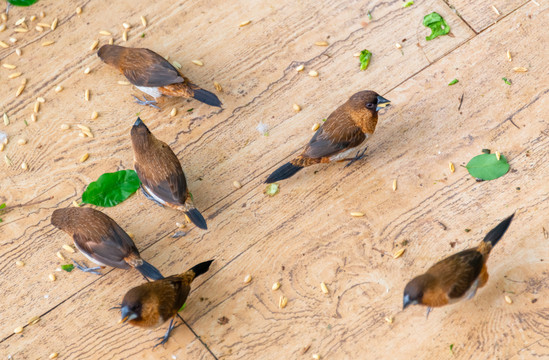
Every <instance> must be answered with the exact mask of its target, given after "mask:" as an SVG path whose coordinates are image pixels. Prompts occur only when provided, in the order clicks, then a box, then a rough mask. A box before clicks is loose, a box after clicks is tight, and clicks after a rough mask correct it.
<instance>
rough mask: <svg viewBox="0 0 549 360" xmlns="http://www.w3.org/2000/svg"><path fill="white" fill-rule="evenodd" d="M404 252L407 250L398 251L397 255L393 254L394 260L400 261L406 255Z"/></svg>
mask: <svg viewBox="0 0 549 360" xmlns="http://www.w3.org/2000/svg"><path fill="white" fill-rule="evenodd" d="M404 251H406V248H403V249H400V250H398V251H397V252H396V253H394V254H393V259H398V258H399V257H401V256H402V254H404Z"/></svg>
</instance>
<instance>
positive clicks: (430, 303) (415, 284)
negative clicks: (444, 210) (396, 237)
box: [403, 214, 515, 315]
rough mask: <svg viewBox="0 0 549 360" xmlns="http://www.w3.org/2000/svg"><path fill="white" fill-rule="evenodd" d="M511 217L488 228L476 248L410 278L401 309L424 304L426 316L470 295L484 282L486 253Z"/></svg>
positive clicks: (468, 297)
mask: <svg viewBox="0 0 549 360" xmlns="http://www.w3.org/2000/svg"><path fill="white" fill-rule="evenodd" d="M513 216H515V214H513V215H511V216H509V217H508V218H506V219H505V220H503V221H502V222H501V223H499V225H497V226H496V227H495V228H494V229H492V230H491V231H490V232H489V233H488V234H487V235H486V236H485V237H484V240H483V241H482V242H481V243H480V244H479V245H478V246H477V247H474V248H472V249H467V250H463V251H460V252H458V253H456V254H454V255H452V256H450V257H447V258H446V259H444V260H441V261H439V262H438V263H436V264H435V265H433V266H431V267H430V268H429V269H428V270H427V271H426V272H425V273H424V274H422V275H419V276H417V277H415V278H414V279H412V280H411V281H410V282H409V283H408V284H407V285H406V288H405V289H404V297H403V309H406V308H407V307H408V306H410V305H416V304H420V305H425V306H427V315H429V312H430V311H431V308H433V307H438V306H444V305H447V304H452V303H454V302H457V301H459V300H462V299H471V298H473V296H475V294H476V292H477V289H478V288H481V287H483V286H484V285H486V282H487V281H488V269H487V268H486V261H487V260H488V255H489V254H490V251H491V250H492V248H493V247H494V246H495V245H496V244H497V242H498V241H499V240H500V239H501V238H502V237H503V234H505V232H506V231H507V228H509V225H510V224H511V220H513Z"/></svg>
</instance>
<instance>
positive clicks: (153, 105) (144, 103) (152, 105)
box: [132, 95, 160, 110]
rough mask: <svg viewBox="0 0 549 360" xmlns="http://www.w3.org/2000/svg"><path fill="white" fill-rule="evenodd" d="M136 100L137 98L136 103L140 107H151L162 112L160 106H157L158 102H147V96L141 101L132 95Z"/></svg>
mask: <svg viewBox="0 0 549 360" xmlns="http://www.w3.org/2000/svg"><path fill="white" fill-rule="evenodd" d="M132 96H133V97H134V98H135V100H136V101H135V102H136V103H137V104H139V105H145V106H150V107H153V108H155V109H158V110H160V108H159V107H158V106H156V104H157V102H156V100H147V98H146V97H145V95H143V100H141V99H140V98H138V97H137V96H135V95H132Z"/></svg>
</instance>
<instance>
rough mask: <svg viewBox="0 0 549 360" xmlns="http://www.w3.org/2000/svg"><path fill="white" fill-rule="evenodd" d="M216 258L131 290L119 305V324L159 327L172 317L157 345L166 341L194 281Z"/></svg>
mask: <svg viewBox="0 0 549 360" xmlns="http://www.w3.org/2000/svg"><path fill="white" fill-rule="evenodd" d="M212 262H213V260H209V261H205V262H202V263H200V264H198V265H195V266H193V267H192V268H190V269H189V270H187V271H186V272H184V273H182V274H180V275H172V276H169V277H166V278H164V279H161V280H156V281H152V282H148V283H144V284H141V285H139V286H137V287H134V288H132V289H130V290H129V291H128V292H127V293H126V294H125V295H124V298H123V300H122V304H121V305H120V312H121V315H122V317H121V319H120V321H119V323H126V322H127V323H128V324H130V325H133V326H139V327H143V328H156V327H158V326H160V325H162V324H164V323H165V322H166V321H168V319H171V321H170V325H169V326H168V331H166V333H165V335H164V336H163V337H161V338H160V339H162V341H160V342H159V343H158V344H156V346H158V345H161V344H165V343H166V341H168V338H169V337H170V333H171V331H172V330H173V328H174V326H175V317H176V316H177V313H178V312H179V310H180V309H181V308H182V307H183V305H184V304H185V301H186V300H187V297H188V296H189V292H190V291H191V283H192V282H193V280H194V279H195V278H196V277H197V276H200V275H202V274H204V273H205V272H206V271H208V269H209V268H210V265H211V263H212Z"/></svg>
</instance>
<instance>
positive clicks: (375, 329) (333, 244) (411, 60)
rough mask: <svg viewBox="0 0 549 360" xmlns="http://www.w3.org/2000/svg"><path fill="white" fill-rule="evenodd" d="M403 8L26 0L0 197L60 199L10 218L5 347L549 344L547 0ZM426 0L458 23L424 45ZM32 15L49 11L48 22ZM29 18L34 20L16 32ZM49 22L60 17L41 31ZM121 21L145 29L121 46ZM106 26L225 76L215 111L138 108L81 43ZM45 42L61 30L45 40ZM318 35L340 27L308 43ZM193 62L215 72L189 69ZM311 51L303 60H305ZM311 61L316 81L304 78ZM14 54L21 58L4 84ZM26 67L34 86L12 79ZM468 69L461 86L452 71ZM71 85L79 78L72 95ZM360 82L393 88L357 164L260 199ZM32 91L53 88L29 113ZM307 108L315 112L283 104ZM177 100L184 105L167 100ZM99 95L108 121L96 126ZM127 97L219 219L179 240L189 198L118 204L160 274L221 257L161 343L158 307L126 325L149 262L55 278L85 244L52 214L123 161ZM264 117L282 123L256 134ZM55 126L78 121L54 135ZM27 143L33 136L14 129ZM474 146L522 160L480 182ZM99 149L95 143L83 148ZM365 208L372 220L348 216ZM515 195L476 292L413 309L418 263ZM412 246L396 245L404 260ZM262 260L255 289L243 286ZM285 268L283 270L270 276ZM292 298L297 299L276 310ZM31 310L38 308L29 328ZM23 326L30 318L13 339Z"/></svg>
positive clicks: (103, 353) (222, 350)
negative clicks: (146, 324)
mask: <svg viewBox="0 0 549 360" xmlns="http://www.w3.org/2000/svg"><path fill="white" fill-rule="evenodd" d="M402 4H403V2H402V1H401V0H375V1H358V0H325V1H315V0H297V1H295V0H278V1H249V0H239V1H225V0H203V1H189V0H186V1H156V2H152V1H145V0H122V1H116V2H113V4H110V2H109V5H108V6H107V5H106V2H105V1H99V0H86V1H76V0H67V1H55V0H40V1H39V2H38V3H37V4H35V5H33V6H31V7H29V8H11V9H10V13H9V19H8V21H7V30H6V31H4V32H0V40H1V41H4V42H5V43H7V44H8V45H9V47H8V48H0V63H2V64H13V65H16V66H17V68H16V69H15V70H9V69H7V68H5V67H1V68H0V78H1V79H2V80H1V81H0V86H1V89H2V90H1V91H0V104H1V106H2V109H1V110H2V112H5V113H6V114H7V115H8V116H9V119H10V124H9V125H7V126H5V125H3V124H0V131H2V132H5V133H7V134H8V136H9V139H10V141H9V143H8V144H7V145H6V147H5V149H4V151H3V152H2V153H0V157H2V158H3V157H4V155H6V156H7V157H8V158H9V159H10V160H11V162H12V165H10V166H8V165H7V164H5V163H4V162H2V163H1V164H0V169H1V172H0V203H2V202H6V203H7V205H8V210H9V207H10V206H14V205H17V204H26V203H28V202H33V201H39V200H44V199H48V198H49V197H52V198H51V199H49V200H47V201H44V202H41V203H39V204H36V205H30V206H25V207H19V208H13V209H12V210H11V211H7V212H5V213H4V214H3V215H1V216H0V217H1V218H2V219H3V222H2V223H0V274H1V276H0V288H1V289H2V291H3V296H2V297H1V298H0V309H1V310H0V324H1V325H2V326H1V327H0V331H1V333H0V339H1V340H0V356H1V357H2V358H3V359H6V358H9V356H10V355H11V358H12V359H16V360H19V359H45V358H47V357H48V356H49V354H51V353H54V352H56V353H59V359H141V358H145V359H310V358H311V357H312V356H313V354H318V355H319V356H320V358H321V359H533V358H539V359H548V358H549V302H548V301H547V298H549V252H548V247H549V239H548V236H547V231H549V185H547V174H549V161H548V160H547V159H548V158H549V120H548V118H547V114H548V112H549V67H548V65H547V64H548V61H549V47H548V46H547V44H548V43H549V32H548V31H547V28H548V26H549V1H548V0H536V1H530V0H490V1H485V0H427V1H416V4H414V5H413V6H411V7H409V8H403V7H402ZM538 4H539V5H538ZM2 6H3V5H2ZM78 6H80V7H82V10H83V11H82V13H81V14H80V15H77V14H76V13H75V9H76V8H77V7H78ZM493 7H495V8H496V9H497V12H499V15H497V14H496V10H494V9H493ZM41 11H44V13H45V17H44V18H41V17H40V15H39V13H40V12H41ZM432 11H436V12H438V13H440V14H441V15H442V16H443V17H444V18H445V19H446V21H447V22H448V24H449V25H450V27H451V34H450V36H444V37H440V38H437V39H435V40H433V41H429V42H427V41H426V40H425V36H426V35H428V34H429V30H428V29H426V28H425V27H424V26H423V25H422V19H423V17H424V16H425V15H426V14H428V13H430V12H432ZM369 12H370V13H371V16H372V19H369V18H368V13H369ZM32 15H36V16H37V17H38V18H37V19H36V20H35V21H33V22H31V21H30V20H29V19H30V17H31V16H32ZM141 16H145V17H146V19H147V21H148V25H147V27H146V28H145V27H143V26H142V25H141V20H140V17H141ZM22 17H26V19H27V21H26V23H27V24H28V25H29V27H30V29H31V30H30V31H29V32H27V33H14V28H15V22H16V21H17V20H18V19H20V18H22ZM56 17H57V18H58V19H59V24H58V27H57V29H56V30H55V31H50V30H45V31H43V32H38V31H36V30H34V28H35V26H36V24H37V23H39V22H46V23H51V22H52V21H53V20H54V18H56ZM247 20H251V23H250V24H249V25H246V26H243V27H239V24H240V23H242V22H244V21H247ZM123 22H127V23H129V24H131V25H132V28H131V29H130V30H129V33H128V37H129V38H128V41H127V43H124V42H123V40H122V32H123V27H122V23H123ZM101 30H107V31H109V32H111V33H112V34H113V37H114V41H115V43H117V44H125V45H128V46H134V47H147V48H150V49H153V50H155V51H157V52H158V53H160V54H162V55H169V56H170V60H172V61H173V60H176V61H178V62H179V63H181V64H182V65H183V69H182V70H183V72H184V73H185V74H186V75H187V76H188V77H189V78H190V79H192V80H194V81H195V82H196V83H197V84H199V85H200V86H202V87H204V88H207V89H210V90H212V91H214V81H217V82H218V83H219V84H221V86H222V87H223V92H222V93H221V94H219V97H220V98H221V100H222V101H223V104H224V105H223V109H217V108H212V107H208V106H206V105H203V104H200V103H198V102H197V101H182V100H178V99H169V100H168V101H166V102H164V103H163V104H162V111H161V112H158V111H156V110H154V109H152V108H144V107H142V106H139V105H137V104H135V103H133V98H132V97H131V95H132V94H135V95H140V94H139V92H138V91H137V90H136V89H134V88H132V87H130V86H125V85H120V84H118V82H119V81H123V80H125V79H124V78H123V77H122V76H121V75H120V74H119V73H117V72H116V71H115V70H113V69H112V68H109V67H107V66H105V65H104V64H102V63H101V62H100V60H99V58H98V57H97V56H96V54H95V51H91V50H90V46H91V45H92V43H93V42H94V41H95V40H99V41H100V44H104V43H107V42H108V40H109V37H108V36H102V35H100V34H99V31H101ZM10 37H14V38H16V39H17V42H16V43H15V44H12V43H11V42H10V40H9V38H10ZM47 41H54V43H53V44H52V45H50V46H42V44H43V43H45V42H47ZM318 41H326V42H328V43H329V45H328V46H327V47H322V46H315V42H318ZM395 44H400V45H401V46H402V49H400V50H399V49H397V48H396V46H395ZM16 48H20V49H21V51H22V56H20V57H19V56H17V55H16V54H15V49H16ZM363 49H369V50H370V51H371V52H372V53H373V58H372V61H371V64H370V67H369V68H368V69H367V70H366V71H363V72H361V71H359V61H358V59H357V58H356V57H354V56H353V55H354V54H355V53H356V52H359V51H361V50H363ZM507 51H510V54H511V57H512V61H509V60H508V58H507V55H506V53H507ZM195 59H199V60H201V61H203V63H204V66H202V67H200V66H197V65H194V64H193V63H192V60H195ZM301 64H303V65H304V66H305V70H304V71H302V72H296V71H295V68H296V67H297V66H298V65H301ZM86 67H89V68H90V69H91V72H90V73H89V74H87V75H86V74H85V73H84V69H85V68H86ZM514 67H525V68H527V69H528V72H526V73H516V72H514V71H513V70H512V69H513V68H514ZM310 70H315V71H317V72H318V73H319V76H318V77H316V78H314V77H310V76H308V75H307V74H308V72H309V71H310ZM13 72H21V73H22V76H21V77H19V78H16V79H8V76H9V75H10V74H11V73H13ZM503 77H507V78H509V79H510V80H511V81H512V85H510V86H509V85H507V84H506V83H505V82H504V81H503V80H502V78H503ZM23 78H25V79H27V80H28V82H27V84H26V88H25V90H24V91H23V93H22V94H21V95H20V96H19V97H16V96H15V94H16V92H17V89H18V88H19V86H20V84H21V79H23ZM454 78H457V79H459V83H458V84H456V85H453V86H448V83H449V82H450V81H451V80H452V79H454ZM58 85H60V86H62V87H63V88H64V89H63V91H61V92H58V93H57V92H55V91H54V89H55V88H56V87H57V86H58ZM86 89H89V90H90V91H91V99H90V101H89V102H86V101H85V100H84V92H85V90H86ZM363 89H372V90H375V91H377V92H378V93H380V94H382V95H383V96H384V97H386V98H388V99H390V100H392V102H393V106H392V107H391V108H389V109H388V110H387V111H385V113H383V114H381V115H380V122H379V124H378V127H377V130H376V133H375V134H374V136H373V137H372V138H371V139H370V140H369V147H368V151H367V153H366V159H365V160H364V161H361V162H358V163H356V164H354V165H353V166H351V167H348V168H344V167H343V165H342V164H335V165H329V166H317V167H316V168H309V169H306V170H303V171H301V172H300V173H299V174H297V175H296V176H294V177H293V178H291V179H289V180H286V181H283V182H281V184H280V193H279V194H277V195H276V196H274V197H268V196H266V195H265V194H264V189H265V185H264V184H263V181H264V180H265V178H266V176H267V175H268V174H269V173H270V172H271V171H273V170H274V169H275V168H276V167H277V166H280V165H281V164H282V163H284V162H285V161H288V159H290V158H291V156H293V155H295V154H296V153H297V152H298V151H300V148H301V147H302V146H303V145H304V144H305V143H306V142H307V141H308V140H309V138H310V137H311V136H312V134H313V133H312V131H311V127H312V125H313V124H314V123H316V122H320V121H321V120H322V119H323V118H326V117H327V116H328V115H329V114H330V112H331V111H332V110H334V109H335V108H336V107H337V106H338V105H340V104H341V103H343V102H345V101H346V99H347V98H348V97H349V96H350V95H351V94H353V93H355V92H357V91H359V90H363ZM38 97H43V98H44V99H45V102H44V103H41V104H40V110H39V113H38V114H37V121H36V122H32V121H31V114H32V113H33V108H34V106H35V102H36V99H37V98H38ZM461 97H463V102H462V104H461V109H459V106H460V98H461ZM294 103H295V104H299V105H300V106H301V108H302V110H301V112H298V113H296V112H295V111H294V110H293V109H292V105H293V104H294ZM174 107H176V108H177V109H178V114H177V115H176V116H175V117H170V111H171V110H172V108H174ZM191 108H192V109H194V110H193V111H188V110H189V109H191ZM94 111H97V112H98V114H99V117H98V118H97V119H96V120H90V116H91V114H92V112H94ZM136 113H140V116H141V118H142V119H143V120H144V121H145V122H146V123H147V125H149V127H150V128H151V130H152V131H153V132H154V133H155V134H156V136H157V137H159V138H160V139H163V140H164V141H166V142H168V143H169V144H170V146H171V147H172V148H173V149H174V151H175V152H176V154H177V156H178V157H179V159H180V160H181V162H182V164H183V167H184V169H185V172H186V175H187V179H188V182H189V186H190V189H191V191H192V192H193V195H194V198H195V203H196V205H197V207H198V208H199V209H200V210H201V211H202V212H203V214H204V215H205V216H206V217H207V220H208V225H209V230H208V231H201V230H200V229H197V228H194V227H193V226H187V227H186V228H185V229H184V230H185V231H187V235H186V236H184V237H181V238H173V237H172V235H173V234H174V232H175V231H177V230H178V229H177V226H176V222H183V221H184V219H183V218H182V216H181V213H178V212H175V211H172V210H168V209H162V208H160V207H158V206H155V205H154V204H153V203H152V202H150V201H148V200H146V199H145V198H144V197H143V195H141V194H137V195H135V196H132V197H131V198H130V199H129V200H127V201H125V202H124V203H122V204H120V205H119V206H116V207H114V208H109V209H104V211H105V212H106V213H107V214H108V215H109V216H111V217H113V218H114V219H115V220H116V221H117V222H118V223H119V224H120V225H121V226H122V227H123V228H125V229H126V230H127V231H128V232H131V233H133V234H134V235H135V240H136V244H137V246H138V247H139V249H142V255H143V257H144V258H146V259H147V260H149V261H150V262H151V263H152V264H154V265H155V266H157V267H158V268H159V269H160V270H161V271H162V272H163V273H164V274H175V273H179V272H182V271H184V270H186V269H188V268H189V267H191V266H193V265H195V264H196V263H198V262H201V261H205V260H209V259H215V262H214V263H213V265H212V268H211V269H210V271H209V272H208V273H207V274H205V275H204V276H202V277H200V278H198V279H197V280H196V282H195V283H194V288H193V291H192V292H191V294H190V297H189V299H188V300H187V308H186V309H185V310H184V311H182V312H181V315H182V317H183V318H184V319H185V321H186V324H182V325H180V326H178V327H177V328H176V329H175V331H174V332H173V335H172V338H171V339H170V340H169V341H168V343H167V344H166V346H165V347H158V348H156V349H153V345H154V344H155V343H156V341H157V338H158V337H159V336H161V335H162V334H163V333H164V332H165V330H166V327H167V325H165V326H162V327H160V328H158V329H156V330H153V331H148V330H143V329H139V328H134V327H130V326H128V325H126V326H122V325H118V324H117V321H118V319H119V313H118V312H117V311H109V308H111V307H112V306H114V305H116V304H118V303H119V302H120V301H121V299H122V296H123V295H124V293H125V292H126V291H127V290H128V289H129V288H131V287H133V286H136V285H138V284H140V283H141V282H142V278H141V277H140V276H139V274H137V273H136V272H134V271H122V270H118V269H110V268H109V269H106V270H104V271H103V275H102V276H96V275H90V274H85V273H83V272H80V271H73V272H71V273H65V272H56V271H55V270H56V268H58V267H59V265H60V264H61V263H62V262H61V260H59V259H58V258H57V257H56V252H58V251H61V252H62V253H63V254H64V255H65V256H66V257H71V256H72V257H73V258H74V259H76V260H84V257H83V256H82V255H81V254H74V255H70V254H69V253H67V252H66V251H65V250H63V249H62V246H63V245H64V244H71V243H72V241H71V239H70V238H69V237H68V236H66V235H65V234H64V233H62V232H61V231H58V230H57V229H55V228H54V227H53V226H51V225H50V216H51V213H52V211H53V210H54V209H57V208H62V207H67V206H73V205H72V203H73V201H79V200H80V197H81V195H82V192H83V191H84V189H85V188H86V185H87V184H88V183H90V182H91V181H93V180H95V179H97V177H98V176H99V175H101V174H102V173H104V172H109V171H115V170H119V169H128V168H132V166H133V165H132V163H133V154H132V150H131V144H130V139H129V131H130V127H131V124H133V122H134V121H135V119H136ZM25 120H26V121H27V123H28V126H27V124H25ZM260 123H261V124H264V125H266V126H268V129H269V130H268V135H262V134H261V133H260V132H259V131H258V130H257V126H258V124H260ZM62 124H69V125H71V128H70V129H69V130H62V129H61V125H62ZM77 124H82V125H85V126H88V127H90V128H91V130H92V132H93V134H94V137H93V138H81V137H79V136H78V133H79V130H78V128H77V127H76V125H77ZM18 139H27V140H28V143H27V144H26V145H18ZM483 148H489V149H492V150H493V151H495V150H498V151H500V152H501V153H502V154H505V156H507V158H508V159H509V162H510V165H511V171H510V172H509V173H508V174H507V175H505V176H503V177H502V178H500V179H497V180H494V181H486V182H476V181H475V180H474V179H473V178H472V177H471V176H470V175H468V173H467V171H466V169H465V168H463V167H462V166H461V165H464V164H466V163H467V162H468V161H469V159H471V158H472V157H473V156H475V155H477V154H480V152H481V149H483ZM85 153H89V159H88V160H87V161H85V162H83V163H80V162H79V159H80V158H81V157H82V155H84V154H85ZM23 162H25V163H26V164H27V165H28V169H27V170H23V169H22V168H21V165H22V163H23ZM449 162H453V163H454V164H456V171H455V173H451V172H450V170H449V167H448V163H449ZM394 179H397V183H398V189H397V190H396V191H393V190H392V184H393V180H394ZM234 181H239V182H240V183H241V184H242V188H240V189H236V188H235V187H234V186H233V182H234ZM352 211H359V212H363V213H364V214H365V216H364V217H360V218H353V217H351V216H350V212H352ZM514 211H517V216H516V217H515V220H514V222H513V223H512V225H511V227H510V229H509V231H508V232H507V234H506V236H505V237H504V238H503V240H502V241H501V242H500V244H499V245H498V246H497V247H496V248H495V249H494V251H493V253H492V255H491V257H490V260H489V263H488V268H489V269H490V281H489V282H488V284H487V286H486V287H485V288H483V289H481V290H480V291H479V292H478V294H477V296H476V298H474V299H473V300H472V301H467V302H462V303H458V304H455V305H451V306H448V307H445V308H441V309H436V310H435V311H434V312H433V313H432V314H431V315H430V316H429V319H428V320H427V319H426V318H425V309H424V308H420V307H411V308H409V309H407V310H406V311H404V312H402V310H401V309H402V291H403V288H404V285H405V284H406V282H407V281H408V280H409V279H411V278H412V277H413V276H414V275H415V274H418V273H421V272H422V271H424V270H425V269H426V268H427V267H428V266H429V265H430V264H432V263H434V262H435V261H437V260H439V259H441V258H442V257H445V256H447V255H449V254H451V253H453V252H456V251H458V250H461V249H465V248H467V247H471V246H474V245H476V244H477V242H479V241H480V240H481V239H482V238H483V236H484V235H485V234H486V232H487V231H489V230H490V229H491V228H492V227H493V226H494V225H496V224H497V223H498V222H499V221H500V220H501V219H503V218H504V217H506V216H508V215H510V214H511V213H513V212H514ZM466 229H470V231H466ZM544 229H545V230H544ZM544 231H545V233H544ZM403 243H407V245H405V248H406V251H405V253H404V254H403V256H402V257H400V258H398V259H393V257H392V254H393V253H394V252H395V251H397V250H399V249H400V248H402V246H403V245H402V244H403ZM16 261H23V262H24V263H25V266H23V267H20V266H16ZM51 273H54V274H55V275H56V276H57V280H56V281H55V282H51V281H50V280H49V278H48V275H49V274H51ZM247 274H250V275H251V276H252V281H251V282H250V283H244V277H245V276H246V275H247ZM277 281H278V282H280V283H281V287H280V289H279V290H277V291H272V290H271V286H272V284H273V283H274V282H277ZM321 282H325V283H326V284H327V286H328V289H329V294H324V293H323V292H322V291H321V289H320V283H321ZM505 295H508V296H509V297H510V298H511V299H512V301H513V303H512V304H508V303H507V302H506V301H505V299H504V297H505ZM280 296H285V297H287V298H288V304H287V306H286V308H284V309H280V308H279V306H278V303H279V298H280ZM35 316H39V317H40V321H39V322H38V323H36V324H33V325H26V324H27V322H28V321H29V319H31V318H33V317H35ZM386 318H393V319H394V320H393V322H392V323H389V322H388V321H386V320H385V319H386ZM19 326H24V331H23V332H22V333H20V334H14V333H13V330H14V329H15V328H17V327H19ZM451 344H453V354H452V352H451V350H450V346H451Z"/></svg>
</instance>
